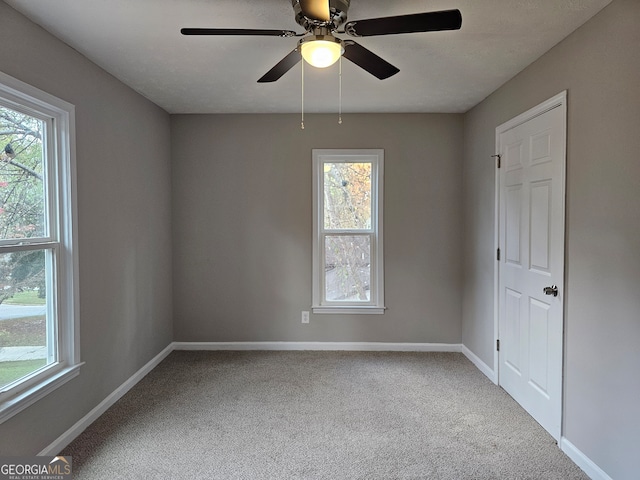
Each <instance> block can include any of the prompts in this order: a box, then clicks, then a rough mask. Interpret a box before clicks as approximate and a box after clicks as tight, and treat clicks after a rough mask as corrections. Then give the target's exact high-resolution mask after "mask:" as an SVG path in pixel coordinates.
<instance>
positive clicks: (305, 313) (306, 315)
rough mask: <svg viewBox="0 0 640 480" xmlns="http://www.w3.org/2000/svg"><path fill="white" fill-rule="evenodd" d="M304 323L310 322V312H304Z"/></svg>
mask: <svg viewBox="0 0 640 480" xmlns="http://www.w3.org/2000/svg"><path fill="white" fill-rule="evenodd" d="M302 323H309V312H302Z"/></svg>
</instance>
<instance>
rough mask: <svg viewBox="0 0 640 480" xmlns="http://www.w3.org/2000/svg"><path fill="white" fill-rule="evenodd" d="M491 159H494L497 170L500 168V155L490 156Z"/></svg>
mask: <svg viewBox="0 0 640 480" xmlns="http://www.w3.org/2000/svg"><path fill="white" fill-rule="evenodd" d="M491 156H492V157H495V158H496V165H497V166H498V168H500V164H501V163H502V161H501V160H502V155H500V154H499V153H498V154H497V155H491Z"/></svg>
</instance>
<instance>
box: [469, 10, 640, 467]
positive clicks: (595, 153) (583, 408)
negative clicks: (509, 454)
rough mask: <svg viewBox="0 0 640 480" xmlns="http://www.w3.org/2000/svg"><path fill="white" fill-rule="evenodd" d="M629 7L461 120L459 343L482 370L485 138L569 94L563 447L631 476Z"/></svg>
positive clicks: (634, 284) (635, 365)
mask: <svg viewBox="0 0 640 480" xmlns="http://www.w3.org/2000/svg"><path fill="white" fill-rule="evenodd" d="M638 25H640V2H638V1H637V0H614V1H613V3H612V4H610V5H609V6H608V7H606V8H605V9H604V10H603V11H602V12H601V13H600V14H598V15H597V16H595V17H594V18H593V19H592V20H590V21H589V22H588V23H587V24H585V25H584V26H583V27H581V28H580V29H578V30H577V31H576V32H574V33H573V34H572V35H570V36H569V37H568V38H566V39H565V40H564V41H563V42H561V43H560V44H559V45H557V46H556V47H555V48H553V49H552V50H551V51H549V52H548V53H547V54H545V55H544V56H543V57H542V58H540V59H539V60H538V61H537V62H535V63H534V64H532V65H531V66H530V67H528V68H527V69H526V70H524V71H523V72H522V73H521V74H520V75H518V76H517V77H516V78H514V79H513V80H511V81H510V82H508V83H507V84H506V85H504V86H503V87H502V88H500V89H499V90H498V91H497V92H495V93H494V94H492V95H491V96H490V97H489V98H488V99H486V100H485V101H484V102H482V103H481V104H480V105H478V106H476V107H475V108H474V109H472V110H471V111H470V112H468V113H467V114H466V115H465V142H464V145H465V148H464V150H465V153H464V187H463V191H464V192H465V194H464V212H465V215H464V232H465V242H464V254H465V256H464V278H465V283H464V308H463V342H464V344H465V345H466V346H467V347H469V348H470V349H471V350H472V351H473V352H475V353H476V354H477V355H478V356H479V357H480V358H481V359H482V360H483V361H484V362H486V363H487V364H488V365H489V366H492V365H493V352H492V346H493V342H492V339H493V275H492V273H493V255H494V251H495V247H496V246H495V245H494V230H493V229H494V218H493V211H494V169H493V159H491V158H490V155H491V154H493V153H494V150H495V128H496V127H497V126H498V125H499V124H501V123H503V122H505V121H506V120H508V119H510V118H512V117H514V116H516V115H517V114H519V113H521V112H523V111H525V110H527V109H529V108H531V107H533V106H535V105H536V104H538V103H540V102H542V101H544V100H546V99H547V98H550V97H551V96H553V95H555V94H557V93H558V92H560V91H562V90H564V89H567V90H568V95H569V97H568V107H569V109H568V157H567V224H566V228H567V247H566V255H567V256H566V289H565V300H566V303H565V311H566V314H565V417H564V427H563V429H564V436H565V437H566V438H567V439H568V440H569V441H570V442H571V443H573V444H574V445H575V446H576V447H577V448H578V449H579V450H581V451H582V452H583V453H584V454H586V455H587V456H588V457H589V458H590V459H591V460H593V461H594V462H595V463H596V464H597V465H598V466H599V467H600V468H602V469H603V470H604V471H605V472H607V473H608V474H609V475H610V476H611V477H612V478H614V479H631V478H637V475H638V472H639V471H640V457H639V456H638V449H639V448H640V444H639V443H638V442H639V441H640V433H639V432H640V414H639V411H638V398H640V373H639V372H640V348H639V345H640V194H639V192H640V157H639V153H638V152H640V89H639V85H640V56H639V54H638V52H639V51H640V28H638Z"/></svg>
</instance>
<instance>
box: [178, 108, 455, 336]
mask: <svg viewBox="0 0 640 480" xmlns="http://www.w3.org/2000/svg"><path fill="white" fill-rule="evenodd" d="M305 124H306V129H305V130H301V129H300V116H299V115H174V116H172V117H171V129H172V131H171V134H172V137H171V138H172V158H173V235H174V236H173V244H174V263H173V269H174V314H175V324H174V330H175V340H177V341H348V342H356V341H362V342H374V341H381V342H435V343H439V342H442V343H456V344H457V343H460V339H461V330H460V317H461V294H460V292H461V257H460V249H461V245H462V240H461V214H462V211H461V201H462V200H461V195H460V188H461V182H462V176H461V168H462V167H461V160H462V115H442V114H436V115H389V114H379V115H369V114H367V115H345V116H344V123H343V124H342V125H338V124H337V115H315V116H313V115H311V116H307V118H306V122H305ZM312 148H383V149H385V192H384V195H385V196H384V223H385V232H384V238H385V277H386V279H385V280H386V283H385V295H386V303H387V307H388V310H387V311H386V313H385V314H384V315H347V316H341V315H312V316H311V323H310V324H309V325H302V324H301V323H300V312H301V311H302V310H309V308H310V304H311V228H312V225H311V149H312Z"/></svg>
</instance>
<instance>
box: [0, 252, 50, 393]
mask: <svg viewBox="0 0 640 480" xmlns="http://www.w3.org/2000/svg"><path fill="white" fill-rule="evenodd" d="M47 270H48V269H47V268H46V260H45V251H44V250H36V251H28V252H13V253H6V254H4V255H0V302H1V303H0V388H2V387H4V386H5V385H7V384H9V383H11V382H14V381H15V380H18V379H20V378H22V377H24V376H26V375H29V374H31V373H33V372H35V371H36V370H38V369H39V368H42V367H44V366H45V365H48V364H50V363H52V362H53V361H54V360H55V355H54V354H53V353H52V352H54V351H55V348H54V345H52V342H53V340H52V339H53V338H54V335H53V332H52V327H51V326H48V324H50V322H47V298H46V292H47V276H48V275H47ZM47 330H49V332H47ZM48 338H49V339H50V340H49V341H48V340H47V339H48Z"/></svg>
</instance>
